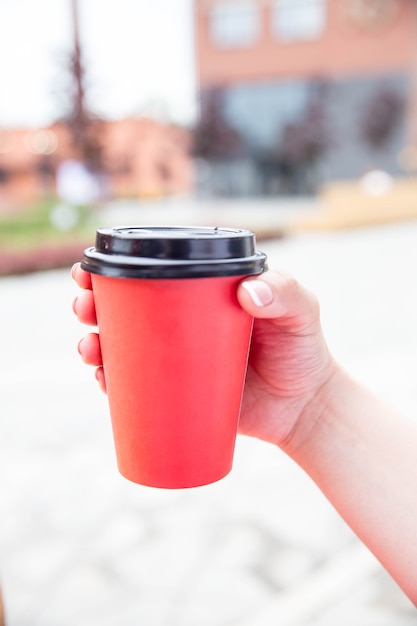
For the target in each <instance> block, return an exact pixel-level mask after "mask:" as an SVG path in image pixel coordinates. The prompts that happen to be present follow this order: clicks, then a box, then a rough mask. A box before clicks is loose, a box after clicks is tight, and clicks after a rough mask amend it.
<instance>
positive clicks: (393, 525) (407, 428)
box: [286, 369, 417, 604]
mask: <svg viewBox="0 0 417 626" xmlns="http://www.w3.org/2000/svg"><path fill="white" fill-rule="evenodd" d="M324 391H325V394H324ZM324 396H325V397H326V402H323V401H321V399H320V398H317V399H316V400H315V402H314V403H312V404H311V406H310V407H309V408H308V409H307V410H306V411H305V414H304V419H306V416H307V414H308V413H309V412H310V416H309V419H313V414H312V412H315V413H316V416H317V414H319V418H318V419H317V421H316V422H315V426H314V430H313V431H312V432H311V433H310V434H309V436H308V438H307V439H305V441H303V442H302V443H300V442H299V443H298V445H297V447H293V448H292V449H291V448H288V449H287V450H286V451H287V452H288V453H289V454H290V456H291V457H292V458H293V459H294V460H295V461H296V462H297V463H298V464H299V465H300V466H301V467H302V468H303V469H304V470H305V471H306V472H307V473H308V474H309V475H310V477H311V478H312V479H313V480H314V482H315V483H316V484H317V485H318V486H319V487H320V489H321V490H322V491H323V493H324V494H325V495H326V497H327V498H328V499H329V501H330V502H331V503H332V504H333V506H334V507H335V508H336V509H337V510H338V512H339V513H340V514H341V516H342V517H343V518H344V519H345V521H346V522H347V523H348V524H349V525H350V527H351V528H352V529H353V531H354V532H355V533H356V534H357V535H358V536H359V537H360V539H361V540H362V541H363V542H364V543H365V544H366V545H367V546H368V547H369V548H370V550H372V552H373V553H374V554H375V556H376V557H377V558H378V559H379V560H380V562H381V563H382V564H383V565H384V567H385V568H386V569H387V570H388V571H389V572H390V574H391V575H392V576H393V578H394V579H395V580H396V581H397V582H398V584H399V585H400V586H401V588H402V589H403V590H404V591H405V592H406V593H407V594H408V595H409V597H410V599H411V600H412V601H413V602H414V603H415V604H417V541H416V534H417V423H414V422H413V421H410V420H407V419H405V418H404V417H403V416H401V415H398V414H397V413H396V412H395V411H394V410H392V409H391V408H387V407H386V406H384V405H383V404H382V403H381V402H380V401H379V400H378V399H377V398H375V397H374V396H373V394H371V393H370V392H369V391H367V390H366V389H363V388H362V387H361V386H359V385H358V384H356V383H355V382H354V381H352V380H351V379H350V378H349V377H348V376H347V375H346V374H345V373H343V372H342V371H341V370H339V369H337V371H336V374H335V375H334V377H333V379H332V381H331V382H330V383H329V385H328V387H327V388H326V390H323V393H322V394H321V397H324ZM299 435H300V433H298V436H299ZM295 442H296V438H294V439H293V441H292V444H293V446H295V445H296V444H295Z"/></svg>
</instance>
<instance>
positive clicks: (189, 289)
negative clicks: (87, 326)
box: [92, 275, 252, 488]
mask: <svg viewBox="0 0 417 626" xmlns="http://www.w3.org/2000/svg"><path fill="white" fill-rule="evenodd" d="M92 279H93V290H94V298H95V302H96V310H97V318H98V326H99V331H100V341H101V349H102V356H103V363H104V373H105V378H106V385H107V393H108V399H109V407H110V414H111V419H112V428H113V434H114V442H115V449H116V457H117V463H118V467H119V471H120V473H121V474H122V475H123V476H125V477H126V478H128V479H129V480H131V481H133V482H136V483H140V484H142V485H148V486H152V487H163V488H185V487H195V486H199V485H204V484H207V483H211V482H214V481H217V480H219V479H221V478H223V477H224V476H225V475H226V474H228V472H229V471H230V469H231V467H232V461H233V452H234V446H235V439H236V433H237V427H238V421H239V413H240V405H241V399H242V391H243V385H244V380H245V373H246V366H247V357H248V349H249V343H250V336H251V329H252V318H251V317H250V316H249V315H248V314H247V313H245V312H244V311H243V310H242V309H241V307H240V306H239V304H238V302H237V300H236V289H237V285H238V283H239V281H240V278H239V277H220V278H186V279H169V280H163V279H162V280H158V279H154V280H152V279H137V278H132V279H123V278H111V277H106V276H98V275H93V276H92Z"/></svg>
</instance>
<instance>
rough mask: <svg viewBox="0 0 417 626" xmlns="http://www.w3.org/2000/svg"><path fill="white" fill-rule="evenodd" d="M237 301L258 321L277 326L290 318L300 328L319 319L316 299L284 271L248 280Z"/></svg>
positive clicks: (242, 284) (243, 283) (239, 291)
mask: <svg viewBox="0 0 417 626" xmlns="http://www.w3.org/2000/svg"><path fill="white" fill-rule="evenodd" d="M237 297H238V300H239V303H240V305H241V306H242V308H243V309H244V310H245V311H246V312H247V313H249V314H250V315H253V316H254V317H257V318H264V319H270V320H277V322H278V321H279V320H282V318H287V319H289V318H291V320H292V321H293V322H294V323H296V324H297V325H298V324H301V325H304V324H309V323H311V322H312V321H315V320H317V318H318V317H319V306H318V302H317V299H316V297H315V296H314V295H313V294H311V293H310V292H309V291H307V289H305V288H304V287H302V286H301V285H300V283H299V282H298V281H296V280H295V279H294V278H293V277H292V276H290V275H288V274H286V273H284V272H281V271H274V270H269V271H267V272H265V273H264V274H262V275H261V276H258V277H256V278H255V277H254V278H247V279H245V280H244V281H243V282H241V283H240V285H239V287H238V291H237Z"/></svg>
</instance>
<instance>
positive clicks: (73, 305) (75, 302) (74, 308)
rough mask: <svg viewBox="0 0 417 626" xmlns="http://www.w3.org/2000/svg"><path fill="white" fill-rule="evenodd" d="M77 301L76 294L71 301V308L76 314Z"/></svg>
mask: <svg viewBox="0 0 417 626" xmlns="http://www.w3.org/2000/svg"><path fill="white" fill-rule="evenodd" d="M77 302H78V296H76V297H75V298H74V300H73V301H72V310H73V312H74V313H75V315H77Z"/></svg>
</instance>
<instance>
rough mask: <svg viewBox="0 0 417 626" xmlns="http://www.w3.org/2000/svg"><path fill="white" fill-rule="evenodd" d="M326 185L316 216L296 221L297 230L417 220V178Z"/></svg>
mask: <svg viewBox="0 0 417 626" xmlns="http://www.w3.org/2000/svg"><path fill="white" fill-rule="evenodd" d="M374 183H375V184H374V185H373V184H372V180H371V179H369V180H368V181H367V180H366V178H363V179H360V180H358V181H346V182H344V181H340V182H333V183H329V184H327V185H324V186H323V187H322V189H321V190H320V192H319V194H318V200H319V203H318V206H319V209H318V211H317V213H315V214H314V215H306V216H303V217H300V218H299V219H297V220H295V222H294V223H293V224H292V228H293V229H294V230H333V229H341V228H354V227H360V226H369V225H373V224H383V223H388V222H394V221H400V220H410V219H417V178H393V179H391V180H389V178H388V177H386V178H385V182H384V178H383V176H381V177H380V180H379V183H380V184H379V186H378V179H377V177H376V178H375V179H374Z"/></svg>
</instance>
